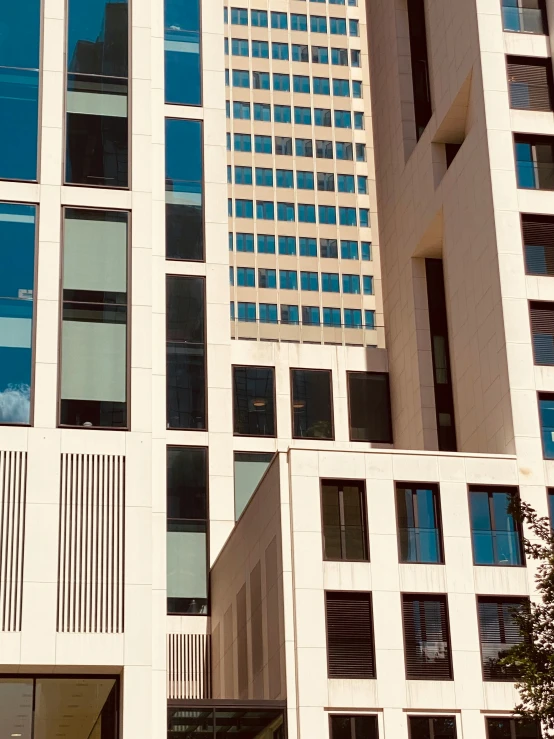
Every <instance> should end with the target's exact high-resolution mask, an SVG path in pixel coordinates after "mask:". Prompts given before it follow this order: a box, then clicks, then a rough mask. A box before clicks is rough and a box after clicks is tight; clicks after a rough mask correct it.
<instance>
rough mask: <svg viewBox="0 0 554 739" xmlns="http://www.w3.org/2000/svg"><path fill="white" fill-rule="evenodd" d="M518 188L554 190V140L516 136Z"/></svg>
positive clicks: (550, 138)
mask: <svg viewBox="0 0 554 739" xmlns="http://www.w3.org/2000/svg"><path fill="white" fill-rule="evenodd" d="M514 143H515V155H516V174H517V186H518V187H520V188H523V189H527V190H554V138H552V137H549V136H530V135H528V134H516V135H515V136H514Z"/></svg>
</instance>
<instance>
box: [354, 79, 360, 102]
mask: <svg viewBox="0 0 554 739" xmlns="http://www.w3.org/2000/svg"><path fill="white" fill-rule="evenodd" d="M352 97H353V98H361V97H362V83H361V82H359V81H358V80H352Z"/></svg>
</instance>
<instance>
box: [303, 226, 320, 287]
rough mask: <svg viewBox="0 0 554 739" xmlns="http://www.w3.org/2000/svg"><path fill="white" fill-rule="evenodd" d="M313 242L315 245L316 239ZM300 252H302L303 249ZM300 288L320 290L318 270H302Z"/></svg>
mask: <svg viewBox="0 0 554 739" xmlns="http://www.w3.org/2000/svg"><path fill="white" fill-rule="evenodd" d="M313 242H314V246H315V243H316V241H315V239H313ZM300 253H301V254H302V251H301V252H300ZM300 289H301V290H308V291H310V290H312V291H315V292H317V291H318V290H319V284H318V276H317V272H300Z"/></svg>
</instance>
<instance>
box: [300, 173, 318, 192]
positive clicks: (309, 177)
mask: <svg viewBox="0 0 554 739" xmlns="http://www.w3.org/2000/svg"><path fill="white" fill-rule="evenodd" d="M296 186H297V187H298V189H299V190H313V189H314V173H313V172H302V171H297V172H296Z"/></svg>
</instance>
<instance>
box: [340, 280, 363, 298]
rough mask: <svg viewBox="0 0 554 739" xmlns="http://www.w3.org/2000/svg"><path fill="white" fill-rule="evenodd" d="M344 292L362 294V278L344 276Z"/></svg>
mask: <svg viewBox="0 0 554 739" xmlns="http://www.w3.org/2000/svg"><path fill="white" fill-rule="evenodd" d="M342 291H343V292H344V293H351V294H353V295H359V294H360V277H359V275H343V276H342Z"/></svg>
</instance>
